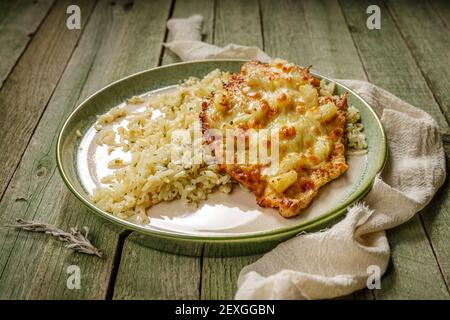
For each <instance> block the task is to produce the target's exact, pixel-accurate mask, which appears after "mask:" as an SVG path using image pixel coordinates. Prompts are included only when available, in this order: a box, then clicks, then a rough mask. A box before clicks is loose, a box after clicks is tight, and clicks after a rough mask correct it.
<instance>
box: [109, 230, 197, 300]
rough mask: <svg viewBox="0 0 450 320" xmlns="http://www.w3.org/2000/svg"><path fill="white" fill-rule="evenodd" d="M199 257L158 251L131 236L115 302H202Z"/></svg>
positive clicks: (128, 240) (120, 271)
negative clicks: (128, 300) (186, 300)
mask: <svg viewBox="0 0 450 320" xmlns="http://www.w3.org/2000/svg"><path fill="white" fill-rule="evenodd" d="M200 270H201V265H200V258H199V257H187V256H182V255H178V254H170V253H167V252H162V251H157V250H154V249H151V248H149V247H146V246H144V245H142V243H141V241H140V239H139V235H138V234H135V233H133V234H131V235H130V236H129V237H128V238H127V239H126V242H125V246H124V248H123V252H122V259H121V263H120V269H119V274H118V276H117V281H116V285H115V288H114V296H113V298H114V299H199V297H200Z"/></svg>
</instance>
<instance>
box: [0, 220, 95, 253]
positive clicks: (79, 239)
mask: <svg viewBox="0 0 450 320" xmlns="http://www.w3.org/2000/svg"><path fill="white" fill-rule="evenodd" d="M16 221H17V223H18V224H17V225H6V226H5V227H12V228H19V229H23V230H27V231H32V232H42V233H46V234H49V235H52V236H54V237H56V238H57V239H58V240H60V241H62V242H68V244H67V245H66V247H67V248H70V249H73V250H75V251H78V252H81V253H86V254H90V255H96V256H97V257H100V258H101V257H102V252H101V251H100V250H99V249H97V248H96V247H95V246H94V245H93V244H92V243H91V242H90V241H89V239H88V234H89V229H88V228H87V227H84V228H83V229H84V231H85V234H84V235H83V233H81V232H80V231H79V230H78V229H77V228H70V232H66V231H64V230H61V229H59V228H57V227H56V226H54V225H52V224H49V223H43V222H35V221H27V220H23V219H17V220H16Z"/></svg>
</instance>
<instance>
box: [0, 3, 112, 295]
mask: <svg viewBox="0 0 450 320" xmlns="http://www.w3.org/2000/svg"><path fill="white" fill-rule="evenodd" d="M106 3H107V2H106V1H104V4H103V5H99V6H98V7H97V8H96V10H95V12H94V13H93V16H92V19H91V20H90V21H89V23H88V24H87V25H86V32H85V33H84V36H83V38H82V40H81V41H80V44H79V46H78V48H77V49H76V51H75V52H74V54H73V57H72V59H71V61H70V62H69V64H68V66H67V69H66V71H65V72H64V74H63V76H62V78H61V81H60V83H59V85H58V87H57V88H56V90H55V92H54V94H53V96H52V99H51V100H50V102H49V104H48V108H47V110H46V112H45V113H44V115H43V117H42V119H41V121H40V123H39V125H38V127H37V129H36V131H35V134H34V135H33V137H32V139H31V141H30V144H29V145H28V147H27V149H26V151H25V153H24V156H23V158H22V160H21V162H20V165H19V168H18V170H17V171H16V173H15V175H14V177H13V178H12V180H11V183H10V185H9V187H8V189H7V190H6V192H5V195H4V197H3V199H2V202H1V203H0V213H1V215H0V224H1V225H3V224H6V223H9V224H10V223H12V222H14V220H15V219H16V218H19V217H20V218H24V219H35V220H37V221H45V222H50V223H55V224H57V225H58V226H60V227H61V228H63V229H66V230H67V229H68V228H69V227H71V226H79V227H82V226H88V227H89V228H90V231H91V232H90V234H91V237H90V238H91V240H92V241H93V243H94V244H96V245H97V246H98V247H100V248H101V249H102V250H103V252H104V258H103V259H98V258H93V257H89V256H86V255H80V254H76V253H73V252H72V251H71V250H68V249H66V248H64V247H63V245H62V244H61V243H60V242H57V241H55V240H53V239H50V238H49V237H46V236H43V235H40V234H32V233H27V232H22V231H20V232H19V231H17V230H12V229H4V228H1V229H0V247H1V251H2V255H1V256H0V271H1V275H0V297H1V298H2V299H6V298H7V299H11V298H20V299H45V298H54V299H56V298H65V299H70V298H91V299H100V298H103V297H104V296H105V292H106V290H107V287H108V282H109V276H110V273H111V269H112V263H113V258H114V254H115V250H116V246H117V241H118V236H117V234H118V229H117V228H115V227H113V226H111V225H110V224H108V223H104V222H103V221H102V220H100V219H99V218H96V217H94V216H93V215H92V213H90V212H89V211H88V210H87V209H86V208H85V207H84V206H83V205H82V204H81V203H80V202H79V201H78V200H77V199H76V198H75V197H74V196H72V194H71V193H70V192H69V191H68V189H67V188H66V186H65V185H64V184H63V182H62V180H61V178H60V177H59V175H58V172H57V169H56V161H55V154H54V150H55V144H56V136H57V133H58V131H59V128H60V127H61V125H62V122H63V121H64V119H65V118H66V117H67V115H68V113H69V112H70V111H71V110H72V109H73V108H74V107H75V106H76V104H77V101H79V100H80V98H81V97H80V94H81V92H82V88H83V86H84V83H85V81H86V78H87V77H88V75H89V72H90V70H91V66H92V64H93V63H94V61H95V58H96V57H99V58H101V54H100V55H99V53H98V51H99V47H100V46H101V45H100V44H102V43H103V41H104V39H107V38H108V31H109V30H114V28H113V27H112V26H111V24H112V21H111V20H112V19H111V20H110V19H109V18H108V17H109V16H108V13H109V12H108V10H107V9H108V7H107V6H106V5H105V4H106ZM69 265H78V266H79V267H80V269H81V276H82V280H81V287H82V289H81V290H68V289H67V287H66V280H67V277H68V275H67V274H66V270H67V267H68V266H69Z"/></svg>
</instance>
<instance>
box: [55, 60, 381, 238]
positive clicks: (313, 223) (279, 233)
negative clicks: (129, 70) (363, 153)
mask: <svg viewBox="0 0 450 320" xmlns="http://www.w3.org/2000/svg"><path fill="white" fill-rule="evenodd" d="M246 61H249V60H247V59H207V60H191V61H183V62H177V63H172V64H168V65H164V66H159V67H154V68H149V69H146V70H143V71H139V72H136V73H133V74H130V75H128V76H126V77H123V78H120V79H118V80H116V81H113V82H111V83H109V84H108V85H106V86H104V87H102V88H101V89H99V90H97V91H95V92H94V93H92V94H91V95H89V96H88V97H87V98H85V99H84V100H83V101H82V102H81V103H80V104H78V105H77V106H76V108H75V109H74V110H73V111H72V112H71V113H70V114H69V116H68V117H67V118H66V120H65V121H64V123H63V125H62V127H61V129H60V130H59V133H58V139H57V143H56V163H57V167H58V171H59V173H60V175H61V177H62V179H63V181H64V183H65V184H66V186H67V187H68V189H69V190H70V191H71V192H72V193H73V194H74V195H75V196H76V197H77V199H78V200H80V201H81V202H82V203H83V204H84V205H85V206H87V207H88V208H89V209H90V210H91V211H93V212H94V213H95V214H97V215H99V216H101V217H103V218H105V219H107V220H108V221H110V222H113V223H114V224H117V225H119V226H121V227H124V228H126V229H131V230H133V231H136V232H139V233H141V234H145V235H147V236H156V237H158V238H163V239H164V238H165V239H171V240H179V241H184V242H210V243H228V242H236V241H237V242H252V241H258V240H273V239H274V238H283V237H289V236H292V235H295V234H298V233H300V232H303V231H307V230H310V229H313V228H315V227H318V226H321V225H325V224H327V223H329V222H330V221H333V220H334V219H337V218H339V217H341V216H342V215H344V214H345V212H346V211H347V208H348V207H349V206H351V205H353V204H355V203H356V202H357V201H359V200H360V199H362V198H363V197H364V196H365V195H366V194H367V193H368V192H369V191H370V190H371V188H372V186H373V183H374V181H375V178H376V176H377V175H378V174H379V173H381V172H382V170H383V168H384V166H385V164H386V161H387V156H388V142H387V138H386V132H385V130H384V127H383V124H382V123H381V120H380V118H379V117H378V115H377V114H376V112H375V111H374V110H373V108H372V107H371V106H370V105H369V103H368V102H367V101H365V100H364V99H363V98H362V97H361V96H360V95H359V94H358V93H356V92H355V91H354V90H352V89H350V88H348V87H347V86H346V85H344V84H342V83H341V82H339V81H337V80H335V79H330V78H328V77H326V76H323V75H321V74H319V73H316V72H311V73H312V74H313V75H314V76H318V77H320V78H323V79H326V80H327V81H332V82H335V83H337V84H339V85H340V86H341V87H342V88H343V89H345V90H346V91H348V92H350V93H351V94H353V95H354V96H356V97H357V98H358V99H359V100H361V102H362V103H363V104H364V105H365V107H366V108H367V109H368V110H369V111H370V112H371V113H372V115H373V116H374V118H375V119H376V124H377V127H378V128H379V130H380V132H381V140H382V144H381V147H382V158H380V159H381V161H380V163H378V165H377V167H376V171H375V173H374V174H372V176H371V177H370V179H368V182H366V183H365V185H364V186H363V189H361V190H360V191H359V192H358V193H354V194H352V195H351V196H350V197H349V199H348V200H346V201H345V202H344V203H343V204H341V205H339V206H338V207H336V208H335V209H333V210H332V211H330V212H328V213H327V214H325V215H322V216H320V217H317V218H315V219H312V220H308V221H305V222H303V223H300V224H298V225H295V226H289V227H284V228H278V229H275V230H269V231H262V232H252V233H247V234H243V235H235V236H230V235H211V236H202V235H191V234H184V233H177V232H170V231H168V232H166V231H159V230H155V229H149V228H148V227H145V226H139V225H137V224H135V223H132V222H129V221H126V220H123V219H121V218H118V217H116V216H114V215H112V214H110V213H108V212H106V211H104V210H102V209H100V208H98V207H97V206H95V205H94V204H93V203H91V202H90V201H89V199H87V198H86V197H85V196H84V195H82V194H81V193H80V192H79V191H78V190H77V189H76V188H75V186H74V185H73V184H72V182H71V181H70V179H69V178H68V176H67V174H66V172H65V170H64V165H63V162H62V155H61V153H62V140H63V138H64V133H65V131H66V127H67V126H68V124H69V122H70V120H71V119H72V118H73V117H74V116H75V114H76V113H77V112H78V111H79V110H80V109H81V108H83V106H84V105H85V104H86V103H88V102H89V100H91V99H92V98H94V97H95V96H97V95H98V94H100V93H101V92H103V91H106V90H108V89H109V88H111V87H113V86H114V85H115V84H117V83H119V82H122V81H125V80H127V79H129V78H133V77H136V76H139V75H141V74H144V73H147V72H151V71H154V70H161V69H166V68H173V67H176V66H179V65H185V64H196V63H210V62H217V63H220V62H222V63H224V62H242V63H245V62H246ZM255 205H256V203H255Z"/></svg>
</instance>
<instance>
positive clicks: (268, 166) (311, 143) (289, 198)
mask: <svg viewBox="0 0 450 320" xmlns="http://www.w3.org/2000/svg"><path fill="white" fill-rule="evenodd" d="M346 114H347V95H346V94H344V95H342V96H332V93H330V92H326V90H324V88H323V87H322V86H321V82H320V80H319V79H317V78H314V77H313V76H312V75H311V74H310V72H309V68H301V67H298V66H296V65H294V64H290V63H287V62H285V61H281V60H275V61H274V62H272V63H269V64H264V63H261V62H257V61H250V62H247V63H245V64H244V65H243V66H242V68H241V70H240V72H239V73H237V74H230V76H229V78H228V81H226V82H225V83H224V85H223V89H222V90H219V91H215V92H213V93H211V95H210V97H209V98H208V99H207V100H206V101H204V102H203V104H202V111H201V113H200V122H201V126H202V133H203V136H204V138H205V139H206V141H207V143H209V144H212V143H213V142H215V141H214V140H215V138H214V137H213V135H212V134H211V131H212V129H215V130H220V131H222V132H224V135H223V137H225V136H226V133H225V131H227V130H238V131H239V132H240V133H239V134H240V135H244V136H245V139H244V141H245V148H244V149H243V150H244V156H243V157H241V159H242V158H244V159H246V161H243V162H242V161H240V162H239V161H237V158H239V154H238V148H236V147H235V146H233V148H232V153H233V154H232V157H231V158H232V159H233V161H232V162H231V163H230V162H229V161H228V162H227V161H219V168H220V170H223V171H226V172H227V173H228V174H229V175H230V176H231V177H232V178H234V179H235V180H237V181H238V182H239V183H241V184H242V185H244V186H245V187H247V188H248V189H249V190H250V191H252V192H253V193H254V194H255V195H256V199H257V203H258V204H259V205H260V206H262V207H271V208H278V210H279V213H280V214H281V215H282V216H283V217H293V216H296V215H298V214H299V213H300V212H301V210H302V209H304V208H306V207H307V206H308V205H309V204H310V203H311V201H312V200H313V198H314V197H315V196H316V195H317V192H318V190H319V188H320V187H321V186H323V185H325V184H326V183H328V182H329V181H331V180H333V179H335V178H337V177H339V176H340V175H342V174H343V173H344V172H345V171H346V170H347V164H346V161H345V144H344V141H345V140H344V138H345V123H346ZM264 130H265V131H270V132H276V137H277V139H276V142H277V143H272V141H271V140H265V141H264V143H265V145H266V146H267V147H268V149H269V152H268V153H269V154H270V155H273V154H275V151H276V154H277V156H278V157H277V163H273V160H272V161H271V162H269V163H262V162H257V163H254V162H250V161H248V158H249V154H250V153H251V150H250V148H249V146H248V144H249V143H248V141H249V140H250V138H249V136H251V135H250V134H249V135H246V133H249V132H257V133H258V132H263V131H264ZM265 131H264V132H265ZM227 132H229V131H227ZM224 139H225V138H224ZM222 145H225V142H224V143H223V144H222ZM259 148H261V141H259ZM274 148H277V150H274ZM228 151H229V150H228ZM241 151H242V150H241ZM258 155H259V154H258ZM221 157H222V158H221V159H222V160H223V155H221Z"/></svg>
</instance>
